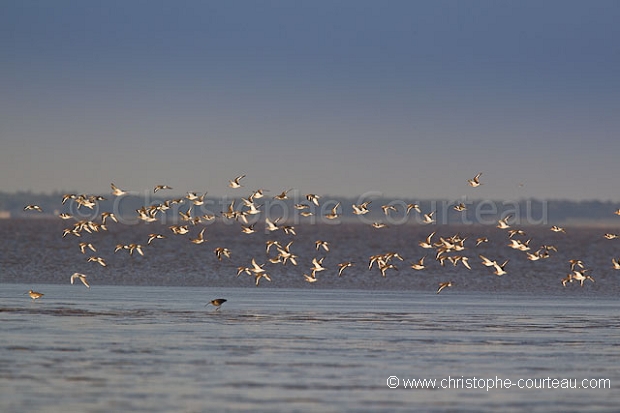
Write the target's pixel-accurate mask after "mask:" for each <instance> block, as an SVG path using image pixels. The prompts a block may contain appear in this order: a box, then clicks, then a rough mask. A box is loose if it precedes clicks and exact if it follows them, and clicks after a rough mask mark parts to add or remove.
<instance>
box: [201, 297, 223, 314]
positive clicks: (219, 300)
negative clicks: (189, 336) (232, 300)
mask: <svg viewBox="0 0 620 413" xmlns="http://www.w3.org/2000/svg"><path fill="white" fill-rule="evenodd" d="M226 301H228V300H227V299H225V298H216V299H215V300H211V301H209V302H208V303H206V304H205V307H206V306H208V305H209V304H211V305H212V306H214V307H215V311H219V309H220V307H221V306H222V304H224V303H225V302H226Z"/></svg>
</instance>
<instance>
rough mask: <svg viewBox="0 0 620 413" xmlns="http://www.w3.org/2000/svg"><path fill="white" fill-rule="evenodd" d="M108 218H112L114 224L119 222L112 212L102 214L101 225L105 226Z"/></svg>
mask: <svg viewBox="0 0 620 413" xmlns="http://www.w3.org/2000/svg"><path fill="white" fill-rule="evenodd" d="M108 218H110V219H111V220H112V221H114V222H118V219H117V218H116V215H114V214H113V213H112V212H102V213H101V223H102V224H104V225H105V223H106V221H107V220H108Z"/></svg>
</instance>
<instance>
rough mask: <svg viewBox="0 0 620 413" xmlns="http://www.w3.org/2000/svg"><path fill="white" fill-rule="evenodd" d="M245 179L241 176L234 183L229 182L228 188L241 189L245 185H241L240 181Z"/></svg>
mask: <svg viewBox="0 0 620 413" xmlns="http://www.w3.org/2000/svg"><path fill="white" fill-rule="evenodd" d="M243 178H245V175H239V176H238V177H236V178H235V179H233V180H232V181H228V186H229V187H231V188H241V187H242V186H243V185H241V184H240V183H239V181H241V180H242V179H243Z"/></svg>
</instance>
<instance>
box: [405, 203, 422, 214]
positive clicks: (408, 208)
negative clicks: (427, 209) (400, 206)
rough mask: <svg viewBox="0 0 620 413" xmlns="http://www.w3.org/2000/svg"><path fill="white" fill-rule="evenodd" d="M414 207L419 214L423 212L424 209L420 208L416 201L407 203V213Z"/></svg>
mask: <svg viewBox="0 0 620 413" xmlns="http://www.w3.org/2000/svg"><path fill="white" fill-rule="evenodd" d="M412 209H413V210H414V211H416V212H417V213H418V214H420V213H422V211H421V210H420V205H418V204H415V203H414V204H407V214H409V212H410V211H411V210H412Z"/></svg>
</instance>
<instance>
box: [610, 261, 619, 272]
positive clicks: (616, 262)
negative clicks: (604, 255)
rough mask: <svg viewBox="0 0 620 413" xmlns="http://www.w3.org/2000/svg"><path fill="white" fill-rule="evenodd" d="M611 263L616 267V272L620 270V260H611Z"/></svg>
mask: <svg viewBox="0 0 620 413" xmlns="http://www.w3.org/2000/svg"><path fill="white" fill-rule="evenodd" d="M611 263H612V264H613V266H614V270H620V260H616V259H613V258H612V259H611Z"/></svg>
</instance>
